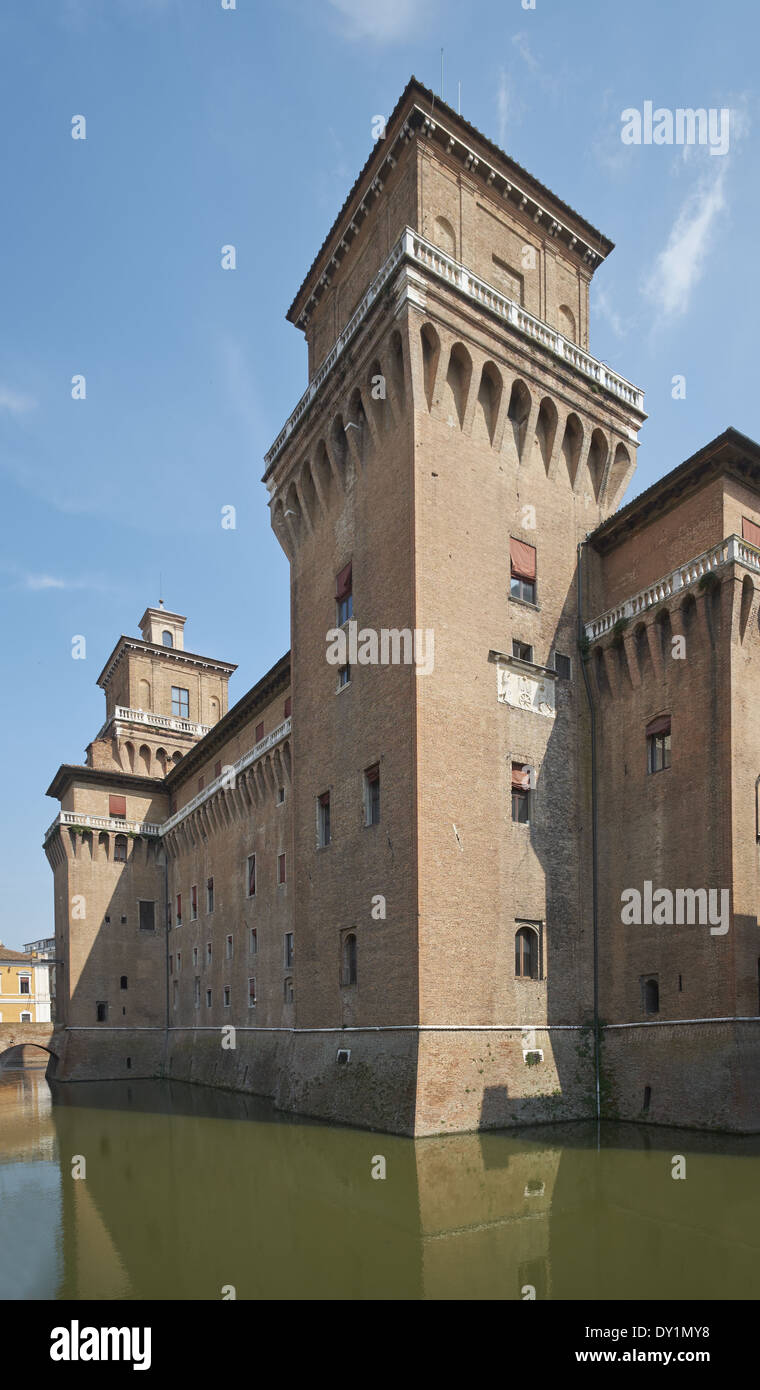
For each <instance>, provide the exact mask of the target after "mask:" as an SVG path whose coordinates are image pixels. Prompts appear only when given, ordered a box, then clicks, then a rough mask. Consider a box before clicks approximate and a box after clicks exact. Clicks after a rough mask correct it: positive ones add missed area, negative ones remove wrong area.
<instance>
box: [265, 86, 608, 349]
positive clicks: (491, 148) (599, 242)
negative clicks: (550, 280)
mask: <svg viewBox="0 0 760 1390" xmlns="http://www.w3.org/2000/svg"><path fill="white" fill-rule="evenodd" d="M415 99H419V100H421V101H422V102H425V103H427V105H428V107H429V108H430V113H431V115H434V114H435V113H438V112H442V113H444V114H445V116H446V118H447V119H448V120H449V121H451V122H453V123H454V124H455V125H456V127H457V128H458V129H459V130H461V132H462V133H463V134H464V135H468V136H470V137H471V138H472V139H474V140H476V141H477V142H478V143H479V144H480V145H481V146H482V147H483V148H484V149H485V150H487V151H488V152H489V153H490V154H492V155H494V156H496V158H497V159H498V161H499V162H500V163H501V164H502V165H503V166H504V167H505V169H506V170H507V171H509V172H510V173H512V174H516V175H517V177H518V179H519V180H520V181H521V182H522V183H523V184H524V185H525V187H526V188H527V190H528V191H529V192H533V193H535V194H540V196H541V197H542V198H544V199H546V200H547V201H548V202H551V203H552V204H553V205H554V207H555V208H556V209H557V210H558V211H559V212H561V213H564V215H565V216H566V217H568V218H569V219H571V220H572V221H573V222H575V224H576V225H577V226H578V227H579V229H581V230H583V231H584V232H585V233H587V234H588V236H589V237H590V238H591V239H592V240H593V241H594V242H595V244H596V246H597V248H598V251H599V254H600V256H607V255H609V253H610V251H612V250H614V242H612V241H610V240H609V238H608V237H606V236H605V235H604V233H603V232H600V231H599V229H598V228H597V227H594V226H593V225H592V223H591V222H588V221H587V220H586V218H585V217H582V216H581V214H580V213H578V212H576V211H575V209H574V208H571V207H570V205H569V204H568V203H565V202H563V201H562V199H561V198H558V197H557V195H556V194H555V193H552V191H551V189H550V188H547V187H546V185H545V184H543V183H540V182H539V180H538V179H537V178H534V176H533V175H532V174H530V173H528V170H527V169H523V167H522V165H520V164H518V163H517V162H516V161H515V160H514V159H511V158H510V156H509V155H508V154H506V153H505V152H504V150H502V149H500V147H499V146H498V145H495V144H494V142H493V141H492V140H489V138H488V136H486V135H483V134H482V132H481V131H479V130H477V129H476V127H475V126H474V125H471V124H470V122H469V121H466V120H465V119H464V117H463V116H460V115H459V114H458V112H456V111H455V110H454V108H453V107H452V106H449V105H447V103H446V102H445V101H443V100H442V99H441V98H440V97H437V96H436V95H435V93H434V92H431V91H430V89H429V88H428V87H424V86H423V85H422V83H421V82H418V80H417V78H416V77H411V78H410V79H409V81H408V82H407V84H406V87H405V88H404V90H403V92H402V93H401V96H400V97H399V99H398V101H397V102H396V105H395V106H394V108H393V110H392V112H391V114H390V116H389V117H388V120H387V122H386V130H389V129H390V127H391V126H392V125H393V124H394V123H396V122H397V121H398V120H399V119H400V117H401V114H402V112H403V110H404V108H405V107H408V106H411V105H413V104H414V101H415ZM386 155H387V146H386V145H385V142H384V141H383V140H378V141H376V143H375V146H374V148H373V150H372V153H371V154H370V156H369V158H368V159H367V161H366V163H365V164H364V166H363V167H362V169H361V170H360V172H359V174H358V176H357V178H356V179H355V181H354V183H353V184H352V186H351V188H350V190H349V193H348V196H347V197H346V199H345V201H344V203H343V206H342V207H341V209H340V212H339V213H338V215H337V217H336V218H335V221H334V222H333V224H332V226H331V228H330V230H329V232H328V233H327V236H326V237H325V239H324V241H323V242H322V245H321V246H320V248H319V250H318V252H317V254H316V256H315V257H314V260H313V261H312V263H311V266H310V267H309V270H308V271H307V273H306V275H305V276H304V279H303V281H302V282H301V285H300V286H299V288H298V291H297V293H296V295H295V296H294V299H293V303H292V304H291V306H290V308H289V309H288V312H287V314H286V318H287V319H288V320H289V322H291V323H295V322H296V321H297V313H296V310H297V306H298V304H299V301H300V300H301V298H302V296H303V294H304V291H305V290H306V289H307V287H308V285H309V282H310V281H311V280H312V278H313V277H314V275H315V272H316V270H317V267H318V266H319V264H320V262H321V260H322V259H323V257H324V256H325V253H326V251H327V249H328V247H329V245H330V243H331V242H332V241H333V240H334V238H335V237H336V234H337V232H338V229H339V227H340V224H341V222H343V221H344V219H345V217H346V215H347V213H348V209H349V207H350V205H351V203H352V202H353V200H354V199H355V198H356V195H357V193H358V191H359V189H360V187H361V186H362V185H363V184H365V183H366V182H367V179H368V177H369V175H370V174H371V173H372V172H373V170H374V169H375V167H376V166H379V165H381V164H382V163H384V161H385V159H386Z"/></svg>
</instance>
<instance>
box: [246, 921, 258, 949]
mask: <svg viewBox="0 0 760 1390" xmlns="http://www.w3.org/2000/svg"><path fill="white" fill-rule="evenodd" d="M258 949H259V936H258V932H257V931H256V928H255V927H251V929H250V931H249V933H248V954H249V955H251V956H255V955H256V954H257V953H258Z"/></svg>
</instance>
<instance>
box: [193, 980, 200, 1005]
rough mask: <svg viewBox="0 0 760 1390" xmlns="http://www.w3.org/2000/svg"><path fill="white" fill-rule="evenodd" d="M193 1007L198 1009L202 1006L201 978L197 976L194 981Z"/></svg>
mask: <svg viewBox="0 0 760 1390" xmlns="http://www.w3.org/2000/svg"><path fill="white" fill-rule="evenodd" d="M193 1005H194V1007H195V1008H196V1009H199V1008H200V1006H201V977H200V975H196V977H195V979H194V980H193Z"/></svg>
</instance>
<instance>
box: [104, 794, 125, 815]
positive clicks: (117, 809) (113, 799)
mask: <svg viewBox="0 0 760 1390" xmlns="http://www.w3.org/2000/svg"><path fill="white" fill-rule="evenodd" d="M108 814H109V816H117V817H119V816H121V817H123V816H126V814H127V798H126V797H125V796H109V798H108Z"/></svg>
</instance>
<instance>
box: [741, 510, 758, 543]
mask: <svg viewBox="0 0 760 1390" xmlns="http://www.w3.org/2000/svg"><path fill="white" fill-rule="evenodd" d="M742 540H745V541H749V543H750V545H757V546H760V526H758V525H757V522H755V521H750V519H749V517H748V516H743V517H742Z"/></svg>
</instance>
